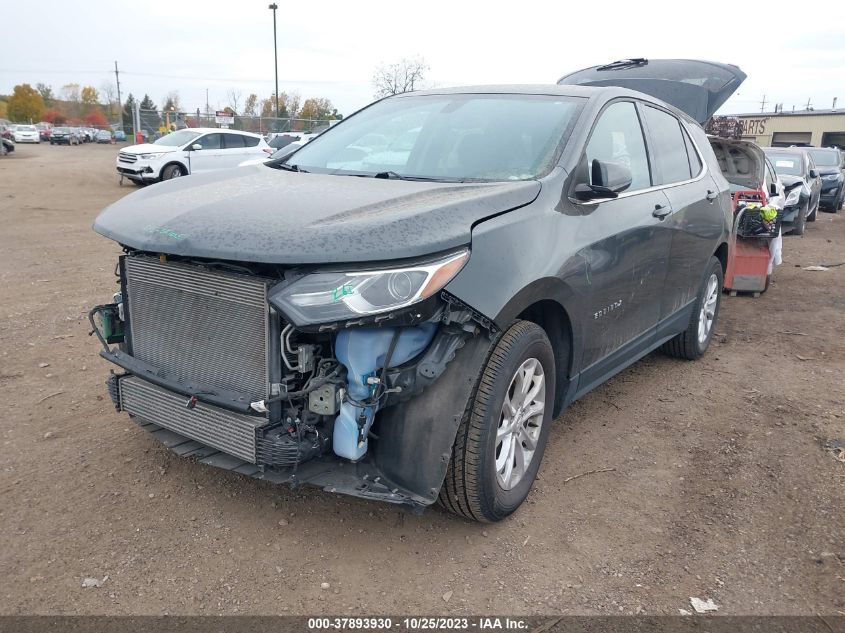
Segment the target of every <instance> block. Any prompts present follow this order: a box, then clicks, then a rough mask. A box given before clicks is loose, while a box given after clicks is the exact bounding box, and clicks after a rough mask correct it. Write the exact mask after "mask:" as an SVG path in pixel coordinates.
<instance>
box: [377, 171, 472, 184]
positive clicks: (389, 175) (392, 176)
mask: <svg viewBox="0 0 845 633" xmlns="http://www.w3.org/2000/svg"><path fill="white" fill-rule="evenodd" d="M373 178H384V179H385V180H413V181H417V182H464V181H463V180H462V179H460V178H434V177H431V176H406V175H404V174H398V173H396V172H395V171H380V172H378V173H377V174H375V175H373Z"/></svg>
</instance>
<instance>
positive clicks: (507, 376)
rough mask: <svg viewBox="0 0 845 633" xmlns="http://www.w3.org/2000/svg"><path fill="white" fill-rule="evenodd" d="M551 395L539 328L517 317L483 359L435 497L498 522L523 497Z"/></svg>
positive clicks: (549, 364) (539, 451)
mask: <svg viewBox="0 0 845 633" xmlns="http://www.w3.org/2000/svg"><path fill="white" fill-rule="evenodd" d="M554 401H555V364H554V353H553V352H552V346H551V343H549V339H548V337H547V336H546V333H545V332H544V331H543V329H542V328H541V327H539V326H538V325H536V324H534V323H531V322H530V321H517V322H516V323H514V324H513V325H512V326H511V327H510V328H509V329H508V331H507V332H505V334H504V335H503V336H502V337H501V339H499V341H498V343H496V346H495V347H494V349H493V351H492V352H491V354H490V357H489V358H488V359H487V362H486V364H485V366H484V369H483V371H482V374H481V378H480V379H479V383H478V386H477V388H476V391H475V394H474V395H473V397H472V398H471V399H470V401H469V403H468V404H467V409H466V412H465V413H464V417H463V420H462V421H461V424H460V427H459V428H458V433H457V436H456V438H455V444H454V446H453V447H452V457H451V461H450V462H449V467H448V469H447V471H446V478H445V480H444V482H443V487H442V488H441V490H440V497H439V502H440V504H441V505H442V506H443V507H444V508H446V509H447V510H449V511H450V512H453V513H455V514H457V515H459V516H462V517H465V518H467V519H471V520H474V521H484V522H494V521H500V520H502V519H504V518H505V517H507V516H508V515H509V514H511V513H512V512H514V510H516V509H517V508H518V507H519V506H520V504H521V503H522V502H523V501H524V500H525V498H526V497H527V496H528V492H529V491H530V490H531V485H532V484H533V483H534V479H535V478H536V477H537V471H538V470H539V468H540V461H541V460H542V459H543V452H544V451H545V448H546V440H547V438H548V434H549V426H550V425H551V418H552V407H553V404H554Z"/></svg>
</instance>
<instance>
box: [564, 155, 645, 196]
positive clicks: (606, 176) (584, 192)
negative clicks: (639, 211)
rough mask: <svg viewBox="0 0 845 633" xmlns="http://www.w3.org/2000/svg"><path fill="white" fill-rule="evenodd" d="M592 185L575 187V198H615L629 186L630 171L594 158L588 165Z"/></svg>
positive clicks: (615, 163) (582, 184) (584, 184)
mask: <svg viewBox="0 0 845 633" xmlns="http://www.w3.org/2000/svg"><path fill="white" fill-rule="evenodd" d="M590 174H591V176H592V177H591V180H592V184H587V183H581V184H580V185H578V186H576V187H575V197H576V198H578V199H579V200H594V199H596V198H616V197H618V196H619V194H620V193H622V192H623V191H625V190H626V189H627V188H628V187H630V186H631V182H632V180H633V176H632V174H631V169H630V168H629V167H628V166H627V165H624V164H623V163H619V162H616V161H609V160H608V161H604V160H599V159H598V158H594V159H593V162H592V164H591V165H590Z"/></svg>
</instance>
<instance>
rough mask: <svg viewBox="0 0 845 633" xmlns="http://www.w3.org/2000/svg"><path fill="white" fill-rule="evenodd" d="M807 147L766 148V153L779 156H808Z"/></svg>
mask: <svg viewBox="0 0 845 633" xmlns="http://www.w3.org/2000/svg"><path fill="white" fill-rule="evenodd" d="M808 149H809V148H807V147H764V148H763V151H764V152H777V153H779V154H806V153H807V150H808Z"/></svg>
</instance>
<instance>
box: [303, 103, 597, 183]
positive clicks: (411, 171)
mask: <svg viewBox="0 0 845 633" xmlns="http://www.w3.org/2000/svg"><path fill="white" fill-rule="evenodd" d="M583 103H584V99H581V98H576V97H564V96H556V95H525V94H445V95H421V96H406V97H396V98H391V99H386V100H384V101H380V102H378V103H376V104H374V105H372V106H370V107H369V108H366V109H365V110H363V111H361V112H360V113H358V114H356V115H354V116H353V117H350V118H349V119H346V120H344V121H343V122H342V123H341V124H339V125H336V126H334V127H332V128H330V129H329V130H327V131H326V132H324V133H323V134H321V135H320V136H318V137H317V138H315V139H314V140H312V141H311V142H310V143H308V144H307V145H305V146H303V147H302V149H300V150H299V151H298V152H296V154H294V155H293V156H292V157H291V159H290V163H291V164H293V165H296V166H297V167H298V168H300V169H302V170H305V171H315V172H319V173H329V174H339V175H376V174H379V173H384V172H392V173H393V174H396V175H399V176H400V177H410V178H421V179H431V180H445V181H453V180H470V181H504V180H526V179H531V178H537V177H540V176H542V175H545V174H546V173H548V172H549V171H550V170H551V168H552V166H553V164H554V161H555V159H556V157H557V156H558V151H559V149H560V147H561V146H562V142H563V141H564V140H565V139H566V138H567V137H568V135H569V132H570V129H571V126H572V124H573V123H574V121H575V119H576V118H577V114H578V111H579V110H580V108H581V106H582V104H583Z"/></svg>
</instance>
